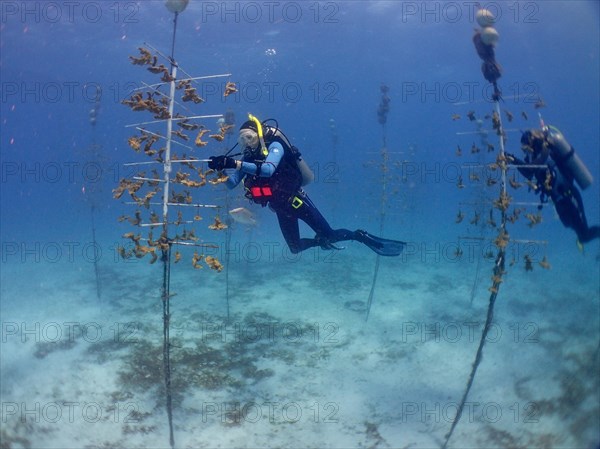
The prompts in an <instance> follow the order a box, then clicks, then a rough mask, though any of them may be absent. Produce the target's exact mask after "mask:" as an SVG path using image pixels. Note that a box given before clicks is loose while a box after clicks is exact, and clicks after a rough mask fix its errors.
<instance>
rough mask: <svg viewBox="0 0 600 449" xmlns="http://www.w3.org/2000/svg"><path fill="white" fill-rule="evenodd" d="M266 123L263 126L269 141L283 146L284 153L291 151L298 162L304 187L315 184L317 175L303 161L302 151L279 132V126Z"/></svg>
mask: <svg viewBox="0 0 600 449" xmlns="http://www.w3.org/2000/svg"><path fill="white" fill-rule="evenodd" d="M269 120H273V119H267V120H265V122H267V121H269ZM265 122H263V126H264V127H265V128H266V131H267V132H266V134H267V136H268V139H270V140H274V141H277V142H279V143H280V144H281V145H283V148H284V151H287V149H289V150H290V151H291V153H292V154H293V156H294V159H295V160H296V165H297V166H298V170H300V174H301V175H302V184H301V185H302V187H304V186H306V185H308V184H310V183H311V182H313V181H314V180H315V174H314V173H313V172H312V170H311V169H310V167H309V166H308V164H307V163H306V161H305V160H304V159H302V155H301V154H300V150H298V148H297V147H295V146H294V145H292V144H291V142H290V141H289V139H288V138H287V136H286V135H285V134H283V132H281V131H280V130H279V127H278V126H275V127H273V126H269V125H265Z"/></svg>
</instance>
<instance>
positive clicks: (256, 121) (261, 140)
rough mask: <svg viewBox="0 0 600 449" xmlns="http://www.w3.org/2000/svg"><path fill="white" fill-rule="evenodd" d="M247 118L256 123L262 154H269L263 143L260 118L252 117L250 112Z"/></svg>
mask: <svg viewBox="0 0 600 449" xmlns="http://www.w3.org/2000/svg"><path fill="white" fill-rule="evenodd" d="M248 120H251V121H253V122H254V123H256V130H257V132H258V140H259V141H260V151H261V152H262V154H263V156H267V155H268V154H269V150H267V146H266V145H265V139H264V137H263V128H262V124H261V123H260V120H259V119H257V118H256V117H254V116H253V115H252V114H248Z"/></svg>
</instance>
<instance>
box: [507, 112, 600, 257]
mask: <svg viewBox="0 0 600 449" xmlns="http://www.w3.org/2000/svg"><path fill="white" fill-rule="evenodd" d="M521 145H522V149H523V151H525V153H526V156H525V160H521V159H519V158H517V157H516V156H514V155H512V154H508V153H507V154H506V156H507V159H508V161H509V162H511V163H513V164H514V165H516V166H517V169H518V170H519V172H520V173H521V174H522V175H523V176H525V177H526V178H527V179H529V180H530V181H532V180H533V178H535V182H536V187H535V190H536V192H540V201H541V203H542V204H544V203H546V202H547V201H548V199H547V198H548V197H550V199H552V202H553V203H554V207H555V209H556V212H557V213H558V216H559V218H560V221H561V222H562V224H563V225H564V226H565V227H567V228H572V229H573V230H575V232H576V234H577V246H578V247H579V249H580V250H581V249H582V248H583V246H582V244H583V243H586V242H589V241H591V240H593V239H595V238H599V237H600V226H592V227H589V226H588V223H587V219H586V216H585V210H584V207H583V200H582V199H581V193H580V192H579V189H577V187H576V186H575V182H577V184H578V185H579V186H580V187H581V188H582V189H586V188H587V187H589V186H590V185H591V184H592V182H593V178H592V175H591V174H590V172H589V170H588V169H587V167H586V166H585V165H584V164H583V162H582V161H581V159H579V156H577V154H576V153H575V149H574V148H573V147H572V146H571V145H570V144H569V143H568V142H567V140H566V139H565V138H564V136H563V135H562V133H561V132H560V131H559V130H558V129H557V128H555V127H552V126H545V125H544V123H543V122H542V128H541V129H532V130H527V131H525V132H524V133H523V135H522V136H521ZM535 166H541V167H535ZM542 204H540V206H539V208H541V207H542Z"/></svg>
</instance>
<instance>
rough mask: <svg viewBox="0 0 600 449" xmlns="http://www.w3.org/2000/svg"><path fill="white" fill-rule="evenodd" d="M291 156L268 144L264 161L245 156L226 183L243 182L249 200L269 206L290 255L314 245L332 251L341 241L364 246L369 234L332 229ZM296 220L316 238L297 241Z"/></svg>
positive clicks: (231, 184)
mask: <svg viewBox="0 0 600 449" xmlns="http://www.w3.org/2000/svg"><path fill="white" fill-rule="evenodd" d="M288 151H289V149H288ZM293 157H294V156H293V155H292V156H290V154H289V152H288V153H286V150H285V149H284V146H283V144H282V143H280V142H271V143H270V144H269V148H268V156H266V158H261V159H263V160H256V159H254V158H252V157H249V156H245V157H244V158H243V164H242V168H241V170H239V171H237V170H236V171H233V170H228V171H227V174H228V175H229V179H228V181H227V184H228V186H229V187H230V188H233V187H235V186H236V185H237V184H239V183H240V182H241V181H243V182H244V187H245V189H246V196H247V197H248V198H249V199H251V200H252V201H253V202H255V203H257V204H261V205H262V206H267V205H268V206H269V208H270V209H271V210H273V211H274V212H275V213H276V214H277V219H278V221H279V227H280V228H281V232H282V234H283V237H284V238H285V241H286V243H287V244H288V246H289V248H290V250H291V252H292V253H298V252H300V251H304V250H305V249H307V248H311V247H314V246H320V247H322V248H324V249H334V248H335V247H334V246H333V244H334V243H335V242H339V241H342V240H358V241H361V242H363V243H366V242H365V241H363V240H365V239H366V235H368V234H366V233H364V232H363V231H350V230H348V229H332V228H331V226H330V225H329V223H327V220H325V218H324V217H323V215H322V214H321V213H320V212H319V210H318V209H317V207H316V206H315V205H314V203H313V202H312V201H311V199H310V198H309V197H308V195H307V194H306V192H304V191H303V190H302V188H301V183H302V175H301V174H300V172H299V170H298V168H297V167H293V165H292V164H296V161H295V160H293ZM254 192H256V193H254ZM298 220H302V221H304V222H305V223H306V224H307V225H308V226H310V227H311V228H312V229H313V230H314V231H315V233H316V236H315V238H300V229H299V223H298Z"/></svg>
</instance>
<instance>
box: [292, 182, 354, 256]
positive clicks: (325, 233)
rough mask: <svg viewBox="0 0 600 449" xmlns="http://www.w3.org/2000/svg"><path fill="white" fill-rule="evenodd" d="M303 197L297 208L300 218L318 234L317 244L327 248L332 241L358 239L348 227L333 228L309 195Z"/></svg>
mask: <svg viewBox="0 0 600 449" xmlns="http://www.w3.org/2000/svg"><path fill="white" fill-rule="evenodd" d="M301 199H302V205H301V206H300V207H298V208H297V209H296V210H297V213H298V218H299V219H300V220H302V221H304V222H305V223H306V224H307V225H308V226H310V227H311V228H312V230H313V231H315V233H316V234H317V236H316V239H314V240H316V242H315V245H320V246H322V247H324V248H327V246H328V245H329V244H331V243H335V242H341V241H343V240H356V236H355V233H354V232H353V231H350V230H348V229H332V228H331V226H330V225H329V223H328V222H327V220H326V219H325V217H324V216H323V215H322V214H321V212H319V209H317V206H315V204H314V203H313V202H312V200H311V199H310V198H309V197H308V195H306V194H305V195H303V196H302V197H301ZM313 246H314V245H313Z"/></svg>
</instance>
